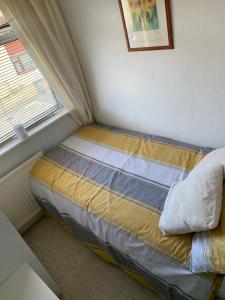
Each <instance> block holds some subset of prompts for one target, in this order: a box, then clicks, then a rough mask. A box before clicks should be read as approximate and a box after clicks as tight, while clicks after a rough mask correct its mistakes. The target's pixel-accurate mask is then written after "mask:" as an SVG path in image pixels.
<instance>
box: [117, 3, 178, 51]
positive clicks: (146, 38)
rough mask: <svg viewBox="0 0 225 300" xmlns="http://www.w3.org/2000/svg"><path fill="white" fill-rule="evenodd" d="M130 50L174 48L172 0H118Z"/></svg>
mask: <svg viewBox="0 0 225 300" xmlns="http://www.w3.org/2000/svg"><path fill="white" fill-rule="evenodd" d="M118 3H119V8H120V13H121V17H122V23H123V28H124V33H125V38H126V43H127V48H128V51H146V50H166V49H174V44H173V32H172V19H171V6H170V0H118Z"/></svg>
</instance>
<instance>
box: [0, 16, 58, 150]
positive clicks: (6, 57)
mask: <svg viewBox="0 0 225 300" xmlns="http://www.w3.org/2000/svg"><path fill="white" fill-rule="evenodd" d="M60 108H61V105H60V104H59V102H58V101H57V99H56V98H55V96H54V93H53V91H52V90H51V89H50V87H49V85H48V83H47V81H46V79H45V78H44V76H43V75H42V73H41V72H40V70H39V69H38V67H37V66H36V64H35V63H34V61H33V60H32V58H31V57H30V55H29V54H28V53H27V51H26V49H25V48H24V46H23V44H22V43H21V42H20V41H19V40H18V39H17V38H16V36H15V34H14V33H13V31H12V29H11V28H10V26H9V25H8V24H7V23H6V20H5V18H4V16H3V14H2V13H1V11H0V146H1V145H2V144H3V143H4V142H6V141H8V140H9V139H10V138H13V136H14V131H13V126H14V125H15V124H23V126H24V127H25V128H27V129H29V128H31V127H34V126H35V125H37V124H39V123H40V122H42V121H43V120H45V119H46V118H48V117H50V116H52V115H53V114H54V113H55V112H56V111H57V110H59V109H60Z"/></svg>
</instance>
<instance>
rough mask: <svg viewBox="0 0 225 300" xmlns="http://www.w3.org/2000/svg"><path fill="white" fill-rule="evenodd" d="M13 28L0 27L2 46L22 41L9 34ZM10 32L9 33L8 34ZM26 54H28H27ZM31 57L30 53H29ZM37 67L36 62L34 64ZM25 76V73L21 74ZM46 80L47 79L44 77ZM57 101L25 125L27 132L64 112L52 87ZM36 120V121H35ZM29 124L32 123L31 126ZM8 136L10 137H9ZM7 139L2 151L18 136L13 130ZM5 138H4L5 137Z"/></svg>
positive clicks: (0, 145) (0, 144)
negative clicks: (3, 33) (2, 33)
mask: <svg viewBox="0 0 225 300" xmlns="http://www.w3.org/2000/svg"><path fill="white" fill-rule="evenodd" d="M10 28H11V26H10V25H9V24H8V23H5V24H2V25H0V32H2V31H3V32H4V31H5V32H6V34H5V35H3V36H1V35H0V46H3V45H5V44H7V43H10V42H13V41H16V40H19V41H20V39H19V38H18V37H17V36H16V34H15V33H14V32H13V30H12V29H11V31H10V32H8V30H9V29H10ZM7 32H8V33H7ZM25 53H26V52H25ZM28 55H29V53H28ZM34 63H35V65H36V62H34ZM36 66H37V65H36ZM37 68H38V69H39V67H38V66H37ZM41 73H42V72H41ZM21 74H24V73H21ZM44 78H45V77H44ZM49 88H50V90H51V92H52V94H53V96H54V98H55V100H56V105H55V106H53V107H52V108H51V109H48V110H46V112H44V113H42V114H41V115H39V116H38V115H37V116H35V117H34V118H32V119H30V120H29V121H28V122H27V123H26V124H27V125H26V124H25V128H26V130H27V131H28V132H29V131H30V130H32V129H34V128H35V127H38V126H39V125H40V124H41V123H44V122H46V121H47V120H48V119H50V118H52V117H54V116H55V115H57V114H58V113H60V112H61V111H62V109H63V108H64V107H63V105H62V103H60V102H59V101H58V99H57V97H56V95H55V93H54V91H53V90H52V89H51V87H50V86H49ZM35 119H36V121H35ZM29 123H31V124H30V125H29ZM7 135H8V137H7ZM5 136H6V139H5V140H4V141H3V142H0V149H1V148H2V147H4V146H5V145H6V144H7V143H9V142H11V141H12V140H14V139H16V135H15V133H14V132H13V130H12V133H8V134H5ZM3 137H4V136H3Z"/></svg>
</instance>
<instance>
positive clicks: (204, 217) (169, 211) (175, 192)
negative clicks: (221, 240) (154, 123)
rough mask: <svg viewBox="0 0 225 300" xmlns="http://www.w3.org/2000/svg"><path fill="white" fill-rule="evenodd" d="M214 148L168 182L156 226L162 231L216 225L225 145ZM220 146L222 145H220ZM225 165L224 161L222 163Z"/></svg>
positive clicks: (209, 227)
mask: <svg viewBox="0 0 225 300" xmlns="http://www.w3.org/2000/svg"><path fill="white" fill-rule="evenodd" d="M223 149H224V150H223V151H222V153H223V155H222V154H221V151H218V150H214V151H212V152H211V153H209V154H208V155H207V156H206V157H205V158H203V160H202V161H201V162H200V163H199V164H198V165H197V166H196V167H195V168H194V169H193V170H192V171H191V172H190V174H189V175H188V177H187V178H186V179H185V180H184V181H182V182H179V183H176V184H174V185H172V186H171V188H170V191H169V193H168V195H167V198H166V201H165V205H164V209H163V212H162V214H161V217H160V222H159V227H160V229H161V230H162V232H163V234H164V235H170V234H183V233H189V232H198V231H204V230H209V229H213V228H215V227H217V225H218V223H219V219H220V214H221V207H222V194H223V175H224V167H223V165H222V164H221V158H223V160H224V157H225V148H223ZM219 150H221V149H219ZM224 165H225V164H224Z"/></svg>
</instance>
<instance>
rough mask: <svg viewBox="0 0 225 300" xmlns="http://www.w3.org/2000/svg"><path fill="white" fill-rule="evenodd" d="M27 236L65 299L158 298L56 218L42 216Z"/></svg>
mask: <svg viewBox="0 0 225 300" xmlns="http://www.w3.org/2000/svg"><path fill="white" fill-rule="evenodd" d="M24 239H25V240H26V242H27V243H28V244H29V245H30V247H31V248H32V250H33V251H34V253H35V254H36V255H37V257H38V258H39V259H40V261H41V262H42V263H43V264H44V266H45V267H46V269H47V270H48V271H49V273H50V274H51V275H52V277H53V278H54V279H55V281H56V282H57V283H58V284H59V286H60V288H61V290H62V294H63V300H95V299H96V300H103V299H104V300H114V299H115V300H145V299H148V300H149V299H151V300H153V299H154V300H155V299H158V297H157V296H156V295H155V294H153V293H151V292H150V291H148V290H147V289H145V288H144V287H142V286H141V285H139V284H138V283H136V282H135V281H134V280H132V279H131V278H130V277H129V276H128V275H127V274H126V273H124V272H122V271H121V270H119V269H118V268H117V267H115V266H113V265H111V264H109V263H106V262H104V261H103V260H101V259H100V258H99V257H98V256H97V255H95V254H94V253H93V252H92V251H90V250H89V249H87V248H86V247H85V246H84V245H83V244H82V243H81V242H80V241H79V240H78V239H77V238H76V237H75V236H74V235H73V234H72V233H70V232H69V231H67V230H66V229H65V228H64V227H63V226H61V225H60V224H58V223H57V222H55V221H53V220H52V219H49V218H46V217H44V218H42V219H41V220H40V221H39V222H38V223H36V224H35V225H34V226H33V227H32V228H31V229H30V230H29V231H28V232H26V233H25V235H24Z"/></svg>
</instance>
